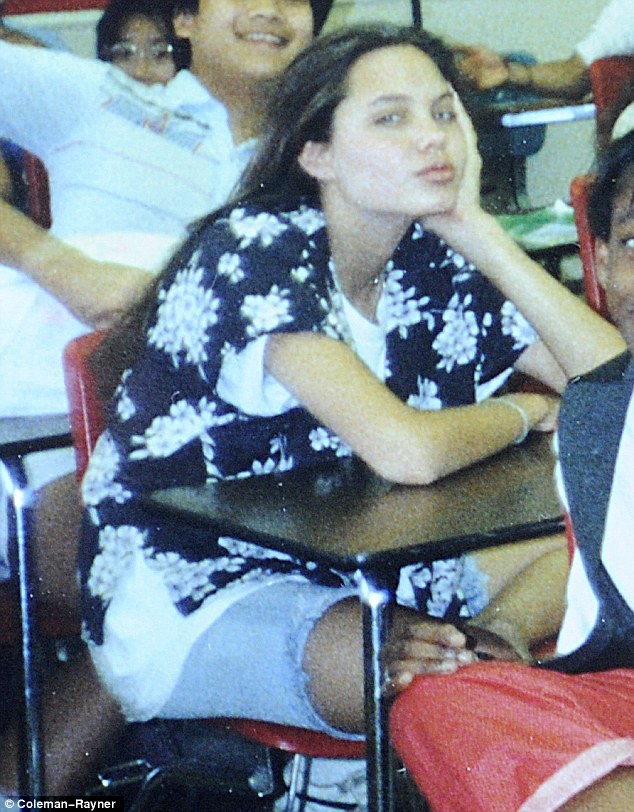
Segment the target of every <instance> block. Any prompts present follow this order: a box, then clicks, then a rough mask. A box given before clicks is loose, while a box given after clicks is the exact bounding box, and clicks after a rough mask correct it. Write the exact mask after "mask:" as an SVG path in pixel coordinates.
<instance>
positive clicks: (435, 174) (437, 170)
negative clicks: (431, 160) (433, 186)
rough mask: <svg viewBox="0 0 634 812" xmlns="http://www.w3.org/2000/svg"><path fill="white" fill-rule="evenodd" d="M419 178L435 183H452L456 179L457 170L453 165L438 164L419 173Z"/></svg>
mask: <svg viewBox="0 0 634 812" xmlns="http://www.w3.org/2000/svg"><path fill="white" fill-rule="evenodd" d="M417 174H418V176H419V177H421V178H425V180H429V181H432V182H433V183H451V181H452V180H453V179H454V177H455V174H456V170H455V169H454V167H453V166H452V165H451V164H448V163H438V164H432V165H431V166H428V167H426V168H425V169H422V170H421V171H420V172H418V173H417Z"/></svg>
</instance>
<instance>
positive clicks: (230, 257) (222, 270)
mask: <svg viewBox="0 0 634 812" xmlns="http://www.w3.org/2000/svg"><path fill="white" fill-rule="evenodd" d="M218 273H219V274H220V276H226V277H227V279H228V280H229V281H230V282H232V283H233V284H236V283H238V282H242V280H243V279H244V271H243V270H242V268H241V267H240V254H230V253H228V252H227V253H225V254H223V255H222V256H221V257H220V259H219V260H218Z"/></svg>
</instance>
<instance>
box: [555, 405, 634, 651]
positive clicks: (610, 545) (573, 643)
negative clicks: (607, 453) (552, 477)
mask: <svg viewBox="0 0 634 812" xmlns="http://www.w3.org/2000/svg"><path fill="white" fill-rule="evenodd" d="M633 469H634V397H633V398H632V399H631V401H630V405H629V408H628V411H627V416H626V419H625V426H624V428H623V434H622V436H621V443H620V446H619V452H618V456H617V460H616V467H615V471H614V481H613V484H612V492H611V494H610V501H609V505H608V512H607V518H606V526H605V534H604V538H603V547H602V551H601V560H602V561H603V564H604V565H605V568H606V570H607V572H608V574H609V575H610V578H611V579H612V580H613V582H614V584H615V586H616V587H617V589H618V590H619V592H620V593H621V595H622V596H623V598H624V599H625V600H626V602H627V603H628V604H629V606H630V607H632V610H634V544H633V542H632V536H633V533H634V530H633V528H634V479H633V476H632V474H633ZM557 481H558V485H559V488H560V492H561V494H562V498H563V500H564V503H565V493H564V491H563V482H562V479H561V472H560V471H559V468H558V477H557ZM597 613H598V602H597V599H596V597H595V595H594V593H593V591H592V587H591V586H590V583H589V582H588V578H587V576H586V573H585V570H584V567H583V562H582V560H581V556H580V554H579V552H578V551H575V554H574V558H573V562H572V568H571V570H570V577H569V581H568V592H567V609H566V615H565V618H564V622H563V625H562V628H561V632H560V634H559V639H558V641H557V650H558V652H559V653H560V654H568V653H569V652H571V651H574V650H575V649H577V648H579V646H580V645H581V644H582V643H583V642H584V641H585V640H586V639H587V637H588V635H589V634H590V632H591V631H592V629H593V628H594V625H595V623H596V620H597Z"/></svg>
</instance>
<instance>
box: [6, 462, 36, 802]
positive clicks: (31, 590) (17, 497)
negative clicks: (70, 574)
mask: <svg viewBox="0 0 634 812" xmlns="http://www.w3.org/2000/svg"><path fill="white" fill-rule="evenodd" d="M0 464H1V466H2V470H0V474H1V475H2V477H3V479H4V481H5V484H6V489H7V492H8V495H9V499H10V502H11V506H12V508H13V518H14V533H15V539H16V544H15V548H16V553H17V561H16V560H15V559H14V561H13V562H12V566H16V569H17V578H18V591H19V611H20V631H21V635H22V641H21V642H22V645H21V672H22V673H21V677H22V680H21V681H22V689H23V694H22V696H23V708H22V720H21V721H22V726H23V735H22V746H23V748H24V751H23V754H22V755H23V758H22V759H21V769H22V772H23V775H21V776H20V778H21V781H20V791H22V792H25V793H26V794H28V795H32V796H38V795H43V794H44V792H43V767H42V758H41V755H42V748H41V731H40V685H39V675H38V670H37V663H36V661H35V653H36V652H35V631H34V630H35V625H34V624H35V589H36V578H35V571H34V570H35V568H34V566H33V563H32V560H31V559H32V556H31V550H30V549H29V535H30V523H31V510H32V508H31V504H30V498H31V497H30V494H29V492H28V489H27V478H26V472H25V470H24V466H23V464H22V459H21V458H20V457H11V458H7V459H4V460H0Z"/></svg>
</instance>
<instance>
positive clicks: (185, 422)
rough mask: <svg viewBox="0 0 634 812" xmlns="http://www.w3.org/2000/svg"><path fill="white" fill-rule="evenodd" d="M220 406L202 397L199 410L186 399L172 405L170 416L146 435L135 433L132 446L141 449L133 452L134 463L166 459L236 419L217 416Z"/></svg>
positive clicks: (161, 417) (158, 420)
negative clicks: (208, 430)
mask: <svg viewBox="0 0 634 812" xmlns="http://www.w3.org/2000/svg"><path fill="white" fill-rule="evenodd" d="M215 410H216V404H215V403H213V402H210V401H208V400H207V399H206V398H202V399H201V400H200V402H199V403H198V408H196V407H194V406H193V405H192V404H191V403H188V401H186V400H179V401H177V402H176V403H173V404H172V405H171V406H170V410H169V414H168V415H159V416H158V417H155V418H154V419H153V420H152V422H151V423H150V425H149V426H148V428H147V429H146V430H145V431H144V433H143V434H142V435H139V434H135V435H133V436H132V437H131V443H132V445H134V446H137V447H138V448H137V449H136V450H134V451H132V452H131V453H130V459H131V460H143V459H148V458H150V459H151V458H154V459H158V458H164V457H169V456H171V455H172V454H174V453H175V452H176V451H178V450H179V449H181V448H183V447H184V446H185V445H187V443H189V442H191V441H192V440H193V439H195V438H196V437H201V436H203V435H205V437H206V439H207V440H208V441H209V442H211V440H210V438H209V437H207V436H206V434H205V433H206V431H207V429H208V428H210V427H211V426H217V425H224V424H225V423H227V422H229V421H231V420H234V419H235V415H232V414H229V415H221V416H219V417H217V416H216V414H215Z"/></svg>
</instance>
